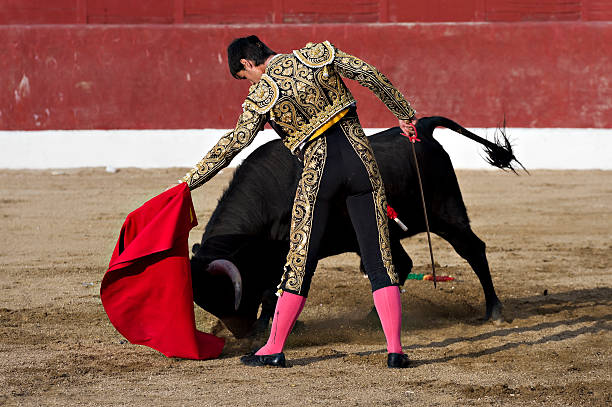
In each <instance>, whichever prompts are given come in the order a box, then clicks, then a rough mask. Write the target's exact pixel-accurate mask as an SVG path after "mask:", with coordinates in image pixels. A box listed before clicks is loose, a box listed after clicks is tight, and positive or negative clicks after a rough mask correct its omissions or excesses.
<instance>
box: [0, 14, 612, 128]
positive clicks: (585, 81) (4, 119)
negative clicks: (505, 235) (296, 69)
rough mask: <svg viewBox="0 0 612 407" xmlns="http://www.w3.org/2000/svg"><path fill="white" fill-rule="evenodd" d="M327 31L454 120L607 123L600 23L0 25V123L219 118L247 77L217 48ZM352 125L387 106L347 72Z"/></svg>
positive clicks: (205, 121)
mask: <svg viewBox="0 0 612 407" xmlns="http://www.w3.org/2000/svg"><path fill="white" fill-rule="evenodd" d="M251 33H257V34H258V35H259V36H260V38H261V39H262V40H264V41H265V42H266V43H268V44H269V45H270V46H271V47H272V48H273V49H274V50H276V51H278V52H288V51H290V50H291V49H293V48H296V47H300V46H303V45H304V44H305V43H306V42H308V41H321V40H324V39H329V40H331V41H332V42H333V43H334V44H335V45H337V46H338V47H340V48H342V49H344V50H345V51H347V52H350V53H353V54H355V55H359V56H362V57H363V58H364V59H366V60H368V61H369V62H371V63H373V64H374V65H376V66H378V67H379V68H380V69H381V70H382V71H383V72H385V73H386V74H387V75H388V76H389V77H390V78H391V80H392V81H393V82H394V83H395V84H396V85H397V86H398V88H400V89H402V90H403V92H404V93H405V95H406V96H407V98H408V99H409V100H410V101H411V102H412V103H413V105H414V106H415V108H416V109H417V110H418V111H419V114H420V115H431V114H441V115H446V116H449V117H451V118H455V119H457V120H460V121H461V122H462V123H463V124H465V125H467V126H487V127H488V126H495V125H497V124H498V123H499V122H500V121H501V120H502V118H503V117H504V115H505V116H506V118H507V120H508V125H509V126H513V127H605V128H610V127H612V51H611V50H610V45H609V44H612V23H608V22H601V23H584V22H574V23H572V22H565V23H518V24H517V23H514V24H513V23H494V24H489V23H477V24H473V23H467V24H445V23H441V24H327V25H288V24H272V25H250V26H236V25H233V26H222V25H217V26H211V25H206V26H204V25H202V26H200V25H198V26H190V25H180V26H179V25H165V26H164V25H131V26H102V25H95V26H92V25H69V26H64V25H57V26H54V25H40V26H23V25H19V26H17V25H13V26H0V38H1V39H2V40H1V41H0V81H1V83H0V128H1V129H94V128H98V129H115V128H133V129H141V128H228V127H232V126H233V124H234V120H235V118H236V117H237V115H238V114H239V112H240V105H241V103H242V100H243V98H244V96H245V95H246V93H247V90H248V84H247V83H245V82H244V81H237V80H234V79H232V78H231V77H230V75H229V73H228V69H227V62H226V59H225V47H226V45H227V44H228V43H229V42H230V41H231V40H232V39H233V38H235V37H237V36H242V35H246V34H251ZM349 86H351V88H352V90H353V91H354V93H355V96H356V97H357V99H358V100H359V102H360V104H359V112H360V116H361V118H362V122H363V124H364V126H367V127H386V126H391V125H394V124H395V120H394V117H393V116H392V115H391V114H390V113H389V112H388V111H387V110H386V108H385V107H384V106H383V105H382V104H381V103H380V102H379V101H378V100H377V99H376V98H375V97H374V96H373V95H372V94H371V93H370V92H369V91H368V90H367V89H363V88H361V87H360V86H359V85H358V84H356V83H353V82H351V81H349Z"/></svg>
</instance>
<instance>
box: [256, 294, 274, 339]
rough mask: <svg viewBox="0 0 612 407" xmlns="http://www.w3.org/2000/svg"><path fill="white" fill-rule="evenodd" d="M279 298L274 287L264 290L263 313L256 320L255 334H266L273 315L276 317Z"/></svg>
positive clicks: (262, 299)
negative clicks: (275, 312) (275, 311)
mask: <svg viewBox="0 0 612 407" xmlns="http://www.w3.org/2000/svg"><path fill="white" fill-rule="evenodd" d="M277 299H278V297H277V296H276V290H275V289H274V288H270V289H267V290H265V291H264V293H263V296H262V298H261V313H260V314H259V318H257V321H256V322H255V330H254V334H255V336H260V335H264V334H265V333H266V331H267V330H268V325H270V321H271V320H272V317H274V310H275V309H276V300H277Z"/></svg>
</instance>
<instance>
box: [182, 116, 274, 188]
mask: <svg viewBox="0 0 612 407" xmlns="http://www.w3.org/2000/svg"><path fill="white" fill-rule="evenodd" d="M266 121H267V117H266V115H261V114H259V113H257V112H253V111H251V110H249V109H246V110H245V111H244V112H243V113H242V114H241V115H240V117H239V118H238V123H237V124H236V128H235V129H234V130H233V131H231V132H229V133H227V134H225V135H224V136H223V137H221V139H220V140H219V141H218V142H217V144H216V145H215V146H214V147H213V148H212V149H211V150H210V151H209V152H208V153H207V154H206V156H204V158H202V160H200V162H199V163H198V164H197V165H196V166H195V167H194V168H193V169H192V170H191V171H189V172H188V173H187V174H186V175H185V176H184V177H183V178H182V179H181V181H183V182H186V183H187V185H188V186H189V189H191V190H193V189H195V188H197V187H199V186H200V185H202V184H204V183H205V182H207V181H208V180H209V179H211V178H212V177H214V176H215V174H217V173H218V172H219V171H221V170H222V169H223V168H225V167H227V166H228V165H229V163H230V161H232V158H234V157H235V156H236V154H238V153H239V152H240V150H242V149H243V148H244V147H246V146H248V145H249V144H251V142H252V141H253V139H254V138H255V136H256V135H257V132H259V130H260V129H261V128H262V127H263V125H264V124H265V123H266Z"/></svg>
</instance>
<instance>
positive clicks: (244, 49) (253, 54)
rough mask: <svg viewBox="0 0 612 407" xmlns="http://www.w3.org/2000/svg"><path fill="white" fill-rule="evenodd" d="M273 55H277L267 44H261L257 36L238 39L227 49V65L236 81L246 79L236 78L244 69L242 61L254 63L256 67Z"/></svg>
mask: <svg viewBox="0 0 612 407" xmlns="http://www.w3.org/2000/svg"><path fill="white" fill-rule="evenodd" d="M271 55H276V52H274V51H272V50H271V49H270V48H268V46H267V45H266V44H264V43H263V42H261V40H260V39H259V38H257V36H255V35H249V36H248V37H242V38H236V39H235V40H234V41H232V43H231V44H230V45H229V46H228V47H227V63H228V64H229V70H230V73H231V74H232V76H233V77H234V78H236V79H244V78H240V77H238V76H236V74H237V73H238V72H240V71H242V70H243V69H244V66H243V65H242V63H240V60H241V59H243V58H244V59H246V60H249V61H253V62H254V63H255V65H261V64H263V63H264V62H266V59H268V57H270V56H271Z"/></svg>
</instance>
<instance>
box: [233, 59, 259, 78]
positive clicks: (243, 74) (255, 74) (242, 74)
mask: <svg viewBox="0 0 612 407" xmlns="http://www.w3.org/2000/svg"><path fill="white" fill-rule="evenodd" d="M240 62H241V63H242V66H244V69H243V70H241V71H238V72H237V73H236V76H238V77H239V78H240V79H248V80H249V82H251V83H252V84H255V83H257V82H259V81H260V80H261V75H263V73H264V72H265V71H266V66H265V64H261V65H255V63H254V62H253V61H251V60H248V59H244V58H243V59H241V60H240Z"/></svg>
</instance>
